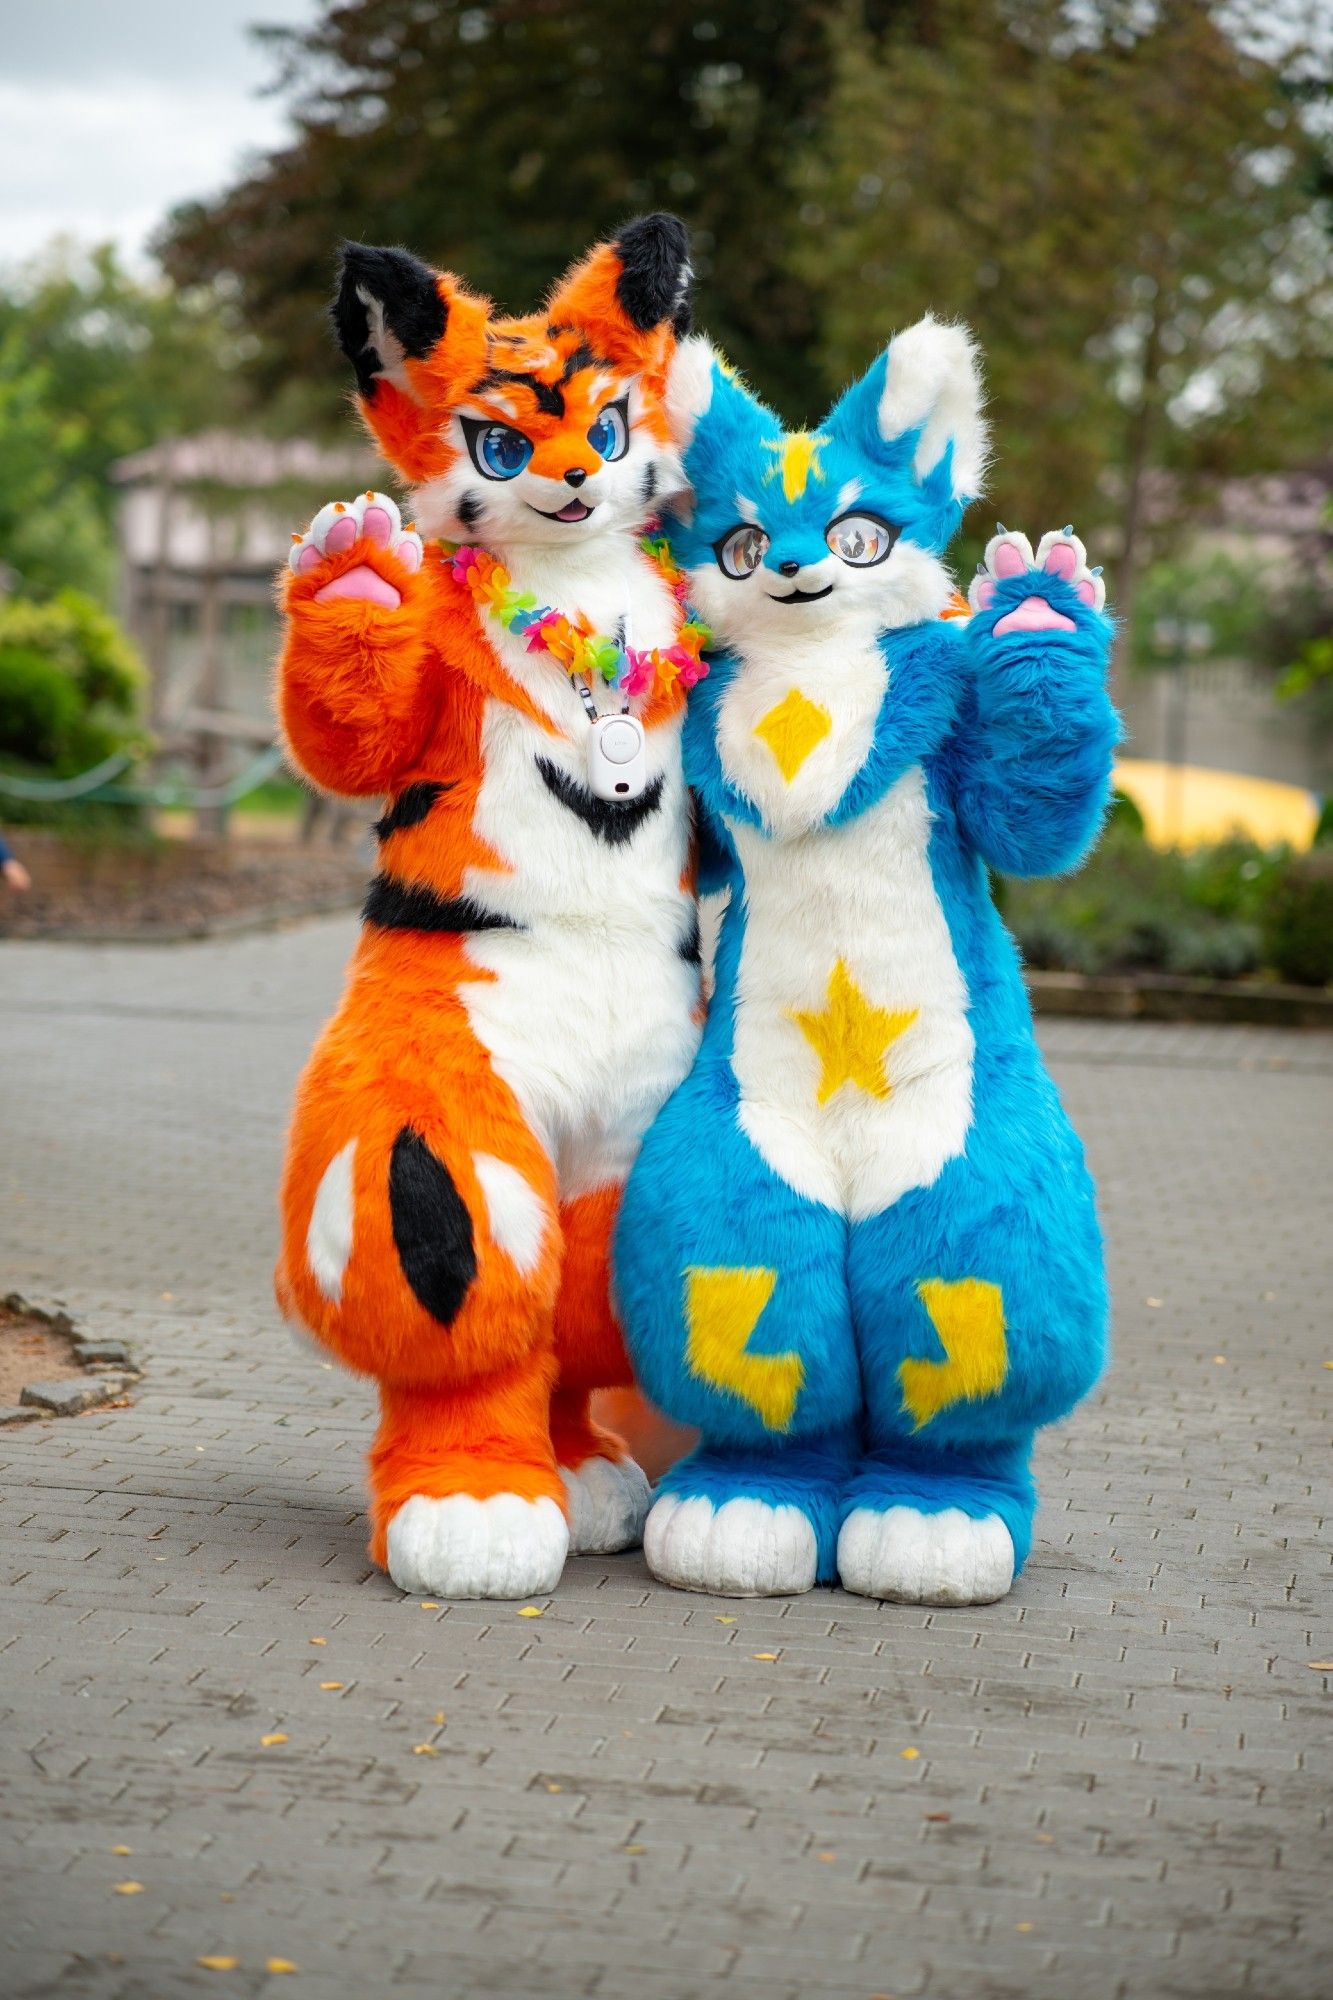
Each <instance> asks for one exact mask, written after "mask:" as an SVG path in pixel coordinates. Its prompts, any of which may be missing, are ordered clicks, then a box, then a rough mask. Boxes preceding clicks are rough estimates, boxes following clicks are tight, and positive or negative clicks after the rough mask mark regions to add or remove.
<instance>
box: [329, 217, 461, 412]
mask: <svg viewBox="0 0 1333 2000" xmlns="http://www.w3.org/2000/svg"><path fill="white" fill-rule="evenodd" d="M367 298H369V299H371V300H373V301H374V302H375V304H377V305H378V306H380V307H381V308H382V309H383V313H384V325H385V327H386V328H387V330H388V332H389V334H390V335H391V336H392V338H393V340H394V341H396V342H397V343H398V346H399V347H400V348H401V349H402V351H403V353H404V354H410V355H411V356H412V358H413V360H415V361H420V360H421V359H422V358H423V357H424V356H425V355H427V354H429V353H430V352H431V350H432V349H433V348H435V347H438V345H439V343H440V341H441V339H442V338H443V335H444V328H445V322H446V320H447V318H448V314H447V312H446V310H445V304H444V300H443V299H442V298H441V297H440V288H439V286H438V285H437V284H436V282H435V273H434V272H433V271H432V270H431V268H430V266H429V265H428V264H423V263H422V262H421V259H420V258H419V257H413V256H412V255H411V253H410V252H409V251H407V250H387V249H376V248H374V247H372V245H370V244H368V243H344V244H343V247H342V257H341V268H340V270H339V274H338V289H337V292H336V293H335V294H334V299H333V304H332V305H331V306H330V307H329V317H330V318H331V319H332V321H333V330H334V332H335V333H336V334H337V336H338V344H339V346H340V347H341V348H342V351H343V353H344V354H345V355H346V356H347V359H348V360H349V361H350V362H351V364H352V366H353V368H355V370H356V385H357V387H358V389H359V390H360V391H361V394H362V395H363V396H373V395H374V393H375V388H376V385H377V383H378V381H379V378H380V376H381V375H382V374H384V372H385V370H386V368H389V367H391V366H392V365H393V362H394V361H395V360H396V359H397V358H398V357H397V356H396V355H395V354H381V352H380V351H379V348H378V347H377V346H376V344H375V332H374V329H373V327H372V324H371V315H370V308H369V306H368V305H367V304H366V300H367Z"/></svg>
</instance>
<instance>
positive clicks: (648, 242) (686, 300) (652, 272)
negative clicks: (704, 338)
mask: <svg viewBox="0 0 1333 2000" xmlns="http://www.w3.org/2000/svg"><path fill="white" fill-rule="evenodd" d="M615 247H616V249H617V250H618V251H619V252H620V277H619V279H618V280H617V282H616V297H617V298H618V299H619V301H620V304H621V307H622V309H623V311H624V313H625V316H626V318H627V319H628V320H629V321H630V324H631V325H632V326H637V327H638V328H639V330H640V332H641V333H648V332H650V331H651V329H652V328H653V327H655V326H661V324H662V322H663V321H664V320H666V321H669V323H670V326H671V331H672V332H673V333H674V334H675V335H676V336H677V338H679V337H680V335H681V334H684V333H688V332H689V330H690V280H691V278H692V277H693V272H692V271H691V269H690V237H689V231H688V230H687V229H686V227H685V224H684V223H683V222H682V221H681V220H680V218H679V217H678V216H675V215H666V214H660V213H659V214H657V215H643V216H639V217H638V218H637V219H636V220H635V221H633V222H627V223H626V224H625V227H624V228H623V229H622V230H621V231H620V232H619V234H618V235H617V236H616V238H615Z"/></svg>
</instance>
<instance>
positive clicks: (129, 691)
mask: <svg viewBox="0 0 1333 2000" xmlns="http://www.w3.org/2000/svg"><path fill="white" fill-rule="evenodd" d="M144 682H145V676H144V670H143V667H142V665H141V663H140V661H139V657H138V655H137V653H136V652H135V650H134V648H133V646H131V644H130V642H129V640H128V639H127V638H126V637H125V634H124V633H123V632H122V631H121V629H120V627H119V625H117V623H116V621H115V619H114V618H112V617H111V616H110V614H109V613H108V612H106V611H104V610H103V609H102V607H101V605H99V604H96V603H94V601H93V600H92V598H90V597H85V596H84V595H83V594H82V593H81V592H79V591H76V590H63V591H61V592H59V593H58V595H57V596H55V597H54V598H52V599H50V600H49V601H48V602H47V603H45V604H36V603H33V602H31V601H30V600H28V599H25V598H15V599H11V600H10V601H9V602H7V603H0V764H3V765H5V766H7V767H8V768H9V769H11V770H16V771H18V772H20V773H21V774H23V775H26V776H30V777H37V778H42V777H49V778H62V777H73V776H76V775H77V774H78V773H80V772H82V771H85V770H88V769H89V768H90V767H91V766H93V765H94V764H97V763H100V762H101V760H102V759H103V758H104V757H109V756H110V755H111V754H112V753H113V752H115V751H117V750H129V751H134V750H136V749H138V748H139V747H140V746H141V745H143V743H144V736H143V732H142V729H141V727H140V723H139V703H140V694H141V690H142V689H143V686H144ZM0 805H2V806H3V810H4V814H5V817H6V818H10V819H14V820H25V821H28V822H31V821H32V820H34V819H41V818H43V817H44V814H43V811H42V809H41V807H40V804H39V803H38V802H35V801H30V800H14V799H10V798H7V797H4V796H3V795H2V794H0Z"/></svg>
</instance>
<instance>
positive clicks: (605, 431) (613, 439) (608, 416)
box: [588, 398, 629, 464]
mask: <svg viewBox="0 0 1333 2000" xmlns="http://www.w3.org/2000/svg"><path fill="white" fill-rule="evenodd" d="M588 443H589V444H590V445H591V446H592V448H593V450H594V451H595V452H600V454H601V456H602V457H603V458H604V459H605V460H606V461H607V463H608V464H612V463H613V462H614V461H615V460H616V459H618V458H623V457H624V456H625V453H626V452H627V451H628V450H629V412H628V411H627V409H626V407H625V400H624V399H623V398H622V400H621V401H620V402H618V403H608V404H607V406H606V408H605V409H604V410H601V411H599V412H598V415H597V417H596V418H595V419H594V421H593V423H592V424H591V425H590V426H589V429H588Z"/></svg>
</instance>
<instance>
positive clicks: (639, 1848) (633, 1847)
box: [622, 1840, 648, 1854]
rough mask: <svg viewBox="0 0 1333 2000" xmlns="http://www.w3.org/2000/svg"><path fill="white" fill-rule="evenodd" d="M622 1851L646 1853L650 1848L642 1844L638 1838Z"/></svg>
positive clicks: (626, 1852)
mask: <svg viewBox="0 0 1333 2000" xmlns="http://www.w3.org/2000/svg"><path fill="white" fill-rule="evenodd" d="M622 1852H623V1853H625V1854H646V1853H647V1852H648V1850H647V1848H646V1847H644V1846H643V1845H642V1843H641V1842H639V1841H637V1840H632V1841H631V1842H630V1844H629V1846H628V1847H626V1848H624V1849H623V1850H622Z"/></svg>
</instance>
